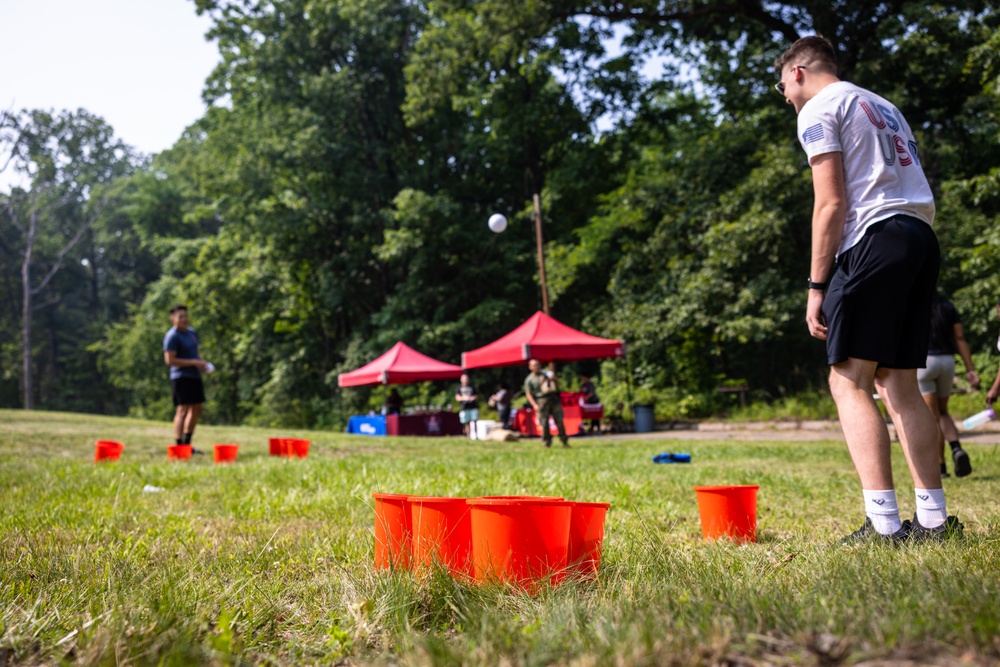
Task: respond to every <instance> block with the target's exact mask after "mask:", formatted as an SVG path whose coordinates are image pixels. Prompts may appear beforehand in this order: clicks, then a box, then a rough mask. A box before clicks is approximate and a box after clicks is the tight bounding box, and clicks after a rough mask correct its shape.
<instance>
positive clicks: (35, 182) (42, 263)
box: [0, 110, 136, 410]
mask: <svg viewBox="0 0 1000 667" xmlns="http://www.w3.org/2000/svg"><path fill="white" fill-rule="evenodd" d="M6 138H7V139H8V140H9V143H8V145H7V146H5V148H6V149H7V152H9V155H10V168H11V169H12V171H13V172H14V174H15V175H16V176H18V177H19V179H20V180H21V182H22V183H24V185H19V186H15V187H13V188H12V190H11V192H10V193H9V194H7V195H5V196H4V197H3V200H2V201H0V212H2V215H3V216H4V218H5V221H6V222H7V223H8V224H9V225H10V226H11V228H12V229H13V230H15V234H14V236H15V239H16V240H15V243H16V247H17V250H18V253H19V254H20V267H19V271H20V279H21V281H20V282H21V294H20V296H21V299H20V305H21V349H22V371H21V384H22V396H23V405H24V407H25V408H26V409H29V410H30V409H32V408H33V407H35V403H36V392H35V388H34V376H35V373H36V371H35V368H34V361H35V360H34V355H33V349H34V338H35V335H36V332H35V329H34V326H33V325H34V321H35V312H36V311H37V310H39V309H42V308H47V307H50V306H54V305H57V304H60V303H63V302H65V301H67V300H68V298H69V297H70V292H71V287H70V286H65V287H66V288H68V289H58V288H57V285H56V283H55V282H54V279H56V278H57V276H58V275H59V274H60V272H62V271H63V270H64V269H65V268H66V267H67V265H68V264H70V263H76V264H77V265H79V264H81V263H83V264H84V265H86V264H88V263H89V261H88V260H87V258H86V257H80V256H79V248H80V244H81V241H82V240H83V239H84V238H85V237H86V236H87V234H88V233H89V232H90V231H91V229H92V228H93V226H94V225H95V223H96V222H97V221H98V220H99V219H101V217H102V216H103V215H105V212H106V209H107V208H108V205H109V203H110V202H111V201H112V200H113V199H114V198H115V196H116V193H117V189H116V184H117V183H118V182H119V179H121V178H122V177H124V176H126V175H128V174H129V173H130V172H131V171H132V170H133V169H134V167H135V164H136V157H135V155H134V154H133V152H132V150H131V149H130V148H129V147H128V146H127V145H125V144H124V143H123V142H121V141H120V140H117V139H116V138H115V137H114V132H113V130H112V128H111V127H110V126H109V125H108V124H107V123H106V122H104V121H103V120H102V119H100V118H98V117H96V116H93V115H92V114H89V113H87V112H86V111H83V110H79V111H76V112H63V113H60V114H52V113H50V112H46V111H37V110H36V111H24V112H22V113H21V114H20V116H19V118H18V119H17V120H16V132H14V133H10V134H8V135H6ZM94 270H96V267H94ZM92 296H94V297H95V298H96V296H97V295H96V290H94V291H93V292H92ZM95 305H96V304H94V303H91V304H90V306H91V307H94V306H95ZM52 333H53V335H54V336H55V334H56V332H52ZM52 341H53V343H55V341H56V338H55V337H53V338H52ZM54 350H55V345H53V351H54ZM55 357H56V354H53V355H52V357H51V358H50V366H49V373H48V376H49V377H50V378H54V379H55V378H58V373H59V371H60V365H59V363H58V360H57V359H56V358H55Z"/></svg>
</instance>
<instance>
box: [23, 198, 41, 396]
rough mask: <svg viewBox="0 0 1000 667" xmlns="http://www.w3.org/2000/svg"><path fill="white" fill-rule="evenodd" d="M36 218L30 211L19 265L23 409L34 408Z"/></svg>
mask: <svg viewBox="0 0 1000 667" xmlns="http://www.w3.org/2000/svg"><path fill="white" fill-rule="evenodd" d="M36 225H37V218H36V216H35V215H34V211H32V215H31V219H30V220H29V222H28V234H27V239H26V240H25V244H24V262H23V263H22V264H21V292H22V294H23V301H22V311H21V312H22V329H21V335H22V336H23V344H22V346H21V348H22V351H23V355H24V383H23V387H24V409H25V410H33V409H34V408H35V398H34V393H35V392H34V387H33V386H32V382H31V296H32V294H31V252H32V250H33V249H34V247H35V228H36Z"/></svg>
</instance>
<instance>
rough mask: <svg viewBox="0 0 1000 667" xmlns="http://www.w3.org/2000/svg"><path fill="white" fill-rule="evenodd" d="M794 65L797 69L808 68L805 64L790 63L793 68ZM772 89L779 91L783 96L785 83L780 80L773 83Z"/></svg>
mask: <svg viewBox="0 0 1000 667" xmlns="http://www.w3.org/2000/svg"><path fill="white" fill-rule="evenodd" d="M796 67H798V68H799V69H809V68H808V67H806V66H805V65H792V69H795V68H796ZM774 89H775V90H777V91H778V92H779V93H781V95H782V96H784V94H785V84H784V83H782V82H781V81H779V82H778V83H776V84H774Z"/></svg>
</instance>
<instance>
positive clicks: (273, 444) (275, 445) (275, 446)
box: [267, 438, 285, 456]
mask: <svg viewBox="0 0 1000 667" xmlns="http://www.w3.org/2000/svg"><path fill="white" fill-rule="evenodd" d="M267 450H268V453H269V454H270V455H271V456H284V455H285V439H284V438H268V439H267Z"/></svg>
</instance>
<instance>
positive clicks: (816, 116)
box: [775, 36, 962, 543]
mask: <svg viewBox="0 0 1000 667" xmlns="http://www.w3.org/2000/svg"><path fill="white" fill-rule="evenodd" d="M775 70H776V72H777V73H778V75H779V76H780V77H781V79H780V82H779V83H778V84H777V85H776V88H777V90H778V92H780V93H781V94H782V95H783V96H784V97H785V100H786V102H788V103H789V104H791V105H793V106H794V107H795V111H796V113H797V114H798V136H799V141H800V142H801V144H802V147H803V149H805V151H806V154H807V155H808V157H809V165H810V167H811V168H812V176H813V191H814V194H815V204H814V206H813V219H812V260H811V264H810V274H809V283H808V288H809V290H808V293H809V297H808V302H807V306H806V323H807V325H808V327H809V333H810V334H812V335H813V336H814V337H816V338H819V339H820V340H825V341H826V344H827V358H828V362H829V364H830V391H831V393H832V394H833V398H834V401H835V402H836V403H837V411H838V412H839V414H840V424H841V428H843V430H844V437H845V439H846V440H847V447H848V449H849V450H850V453H851V459H852V460H853V461H854V466H855V468H856V469H857V472H858V476H859V477H860V479H861V486H862V489H863V495H864V499H865V514H866V519H865V523H864V525H863V526H862V527H861V528H860V529H859V530H857V531H855V532H854V533H852V534H851V535H849V536H848V537H847V538H845V539H844V542H845V543H855V542H864V541H870V540H874V541H885V542H902V541H919V540H925V539H935V540H940V539H944V538H946V537H949V536H951V535H953V534H957V533H959V532H960V531H961V529H962V525H961V524H960V523H959V521H958V519H957V518H956V517H953V516H948V514H947V511H946V509H945V499H944V491H943V489H942V488H941V471H940V468H939V467H938V456H937V424H936V423H935V421H934V418H933V416H932V415H931V413H930V411H929V410H928V409H927V406H926V405H925V404H924V402H923V400H922V399H921V396H920V390H919V388H918V385H917V371H916V369H917V368H921V367H923V366H924V363H925V361H926V356H927V344H928V337H929V323H930V308H931V301H932V298H933V295H934V289H935V285H936V283H937V276H938V271H939V269H940V262H941V259H940V248H939V246H938V242H937V238H936V237H935V235H934V232H933V230H932V229H931V224H932V223H933V222H934V197H933V195H932V193H931V189H930V186H929V185H928V183H927V179H926V177H925V176H924V172H923V169H922V168H921V166H920V159H919V157H918V155H917V145H916V141H915V140H914V138H913V133H912V132H911V131H910V127H909V125H907V123H906V120H905V119H904V118H903V116H902V114H901V113H899V110H898V109H897V108H896V107H895V106H894V105H892V104H891V103H890V102H889V101H887V100H885V99H884V98H882V97H879V96H878V95H875V94H874V93H872V92H870V91H867V90H865V89H863V88H859V87H858V86H855V85H853V84H851V83H848V82H846V81H841V80H840V79H839V78H838V77H837V60H836V54H835V52H834V49H833V46H832V45H831V43H830V42H829V40H827V39H825V38H823V37H819V36H815V37H805V38H803V39H800V40H798V41H797V42H795V44H793V45H792V46H791V47H790V48H789V49H788V50H787V51H785V53H784V54H783V55H782V56H781V57H780V58H779V59H778V60H777V61H776V62H775ZM873 383H874V384H875V386H876V388H877V389H878V393H879V396H880V397H881V398H882V401H883V403H884V404H885V406H886V408H887V409H888V411H889V415H890V416H891V417H892V422H893V424H894V425H895V426H896V431H897V433H898V435H899V440H900V443H901V444H902V446H903V451H904V453H905V454H906V460H907V462H908V463H909V467H910V474H911V476H912V478H913V484H914V487H915V491H916V514H915V515H914V519H913V521H912V522H911V521H908V520H907V521H901V519H900V516H899V509H898V506H897V503H896V492H895V489H894V487H893V481H892V465H891V462H890V456H889V454H890V452H889V448H890V441H889V432H888V429H887V428H886V424H885V421H884V420H883V418H882V415H881V413H880V412H879V410H878V406H877V405H876V404H875V401H874V399H873V398H872V395H871V387H872V384H873Z"/></svg>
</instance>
